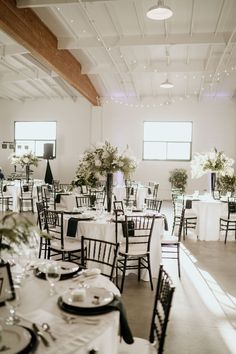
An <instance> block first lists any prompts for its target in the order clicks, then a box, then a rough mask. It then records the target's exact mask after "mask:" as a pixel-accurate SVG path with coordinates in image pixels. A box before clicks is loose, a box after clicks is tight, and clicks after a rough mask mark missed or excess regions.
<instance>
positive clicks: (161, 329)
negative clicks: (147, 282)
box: [149, 265, 175, 354]
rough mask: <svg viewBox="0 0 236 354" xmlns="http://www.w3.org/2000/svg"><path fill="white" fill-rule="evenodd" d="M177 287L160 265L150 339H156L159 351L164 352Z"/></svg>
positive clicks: (151, 340) (159, 352)
mask: <svg viewBox="0 0 236 354" xmlns="http://www.w3.org/2000/svg"><path fill="white" fill-rule="evenodd" d="M174 291H175V287H174V286H173V283H172V281H171V279H170V277H169V275H168V273H167V272H166V271H165V270H164V269H163V266H162V265H160V268H159V275H158V282H157V287H156V293H155V299H154V306H153V312H152V320H151V328H150V334H149V341H150V342H151V343H153V342H154V341H156V347H157V353H158V354H162V353H163V350H164V342H165V337H166V330H167V324H168V320H169V315H170V309H171V304H172V299H173V294H174Z"/></svg>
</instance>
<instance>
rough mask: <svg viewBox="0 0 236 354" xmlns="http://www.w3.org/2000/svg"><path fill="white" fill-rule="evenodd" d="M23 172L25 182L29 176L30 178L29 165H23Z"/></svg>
mask: <svg viewBox="0 0 236 354" xmlns="http://www.w3.org/2000/svg"><path fill="white" fill-rule="evenodd" d="M25 174H26V182H27V183H28V182H29V178H30V166H29V165H26V166H25Z"/></svg>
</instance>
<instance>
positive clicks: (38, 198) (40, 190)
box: [36, 186, 43, 202]
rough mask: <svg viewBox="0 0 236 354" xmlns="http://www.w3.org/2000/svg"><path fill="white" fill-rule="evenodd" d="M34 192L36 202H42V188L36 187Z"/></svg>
mask: <svg viewBox="0 0 236 354" xmlns="http://www.w3.org/2000/svg"><path fill="white" fill-rule="evenodd" d="M36 191H37V200H38V202H42V201H43V191H42V186H37V187H36Z"/></svg>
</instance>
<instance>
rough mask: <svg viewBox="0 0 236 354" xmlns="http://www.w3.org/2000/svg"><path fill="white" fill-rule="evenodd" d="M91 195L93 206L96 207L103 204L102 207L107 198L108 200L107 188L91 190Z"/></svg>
mask: <svg viewBox="0 0 236 354" xmlns="http://www.w3.org/2000/svg"><path fill="white" fill-rule="evenodd" d="M89 195H90V201H91V205H92V206H94V205H95V204H102V205H104V204H105V198H106V190H105V188H103V189H101V190H90V192H89Z"/></svg>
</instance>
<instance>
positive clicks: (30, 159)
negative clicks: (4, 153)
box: [10, 151, 40, 181]
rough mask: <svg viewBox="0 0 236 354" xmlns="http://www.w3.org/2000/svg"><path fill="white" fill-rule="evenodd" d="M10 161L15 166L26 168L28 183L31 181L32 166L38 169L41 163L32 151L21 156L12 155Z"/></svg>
mask: <svg viewBox="0 0 236 354" xmlns="http://www.w3.org/2000/svg"><path fill="white" fill-rule="evenodd" d="M10 159H11V163H12V164H13V165H20V166H21V167H25V171H26V180H27V181H29V172H30V166H31V165H32V166H36V167H37V166H38V163H39V161H40V159H39V158H38V157H37V156H35V155H34V154H33V153H32V152H31V151H30V152H28V153H25V154H23V155H21V156H16V155H11V156H10Z"/></svg>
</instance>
